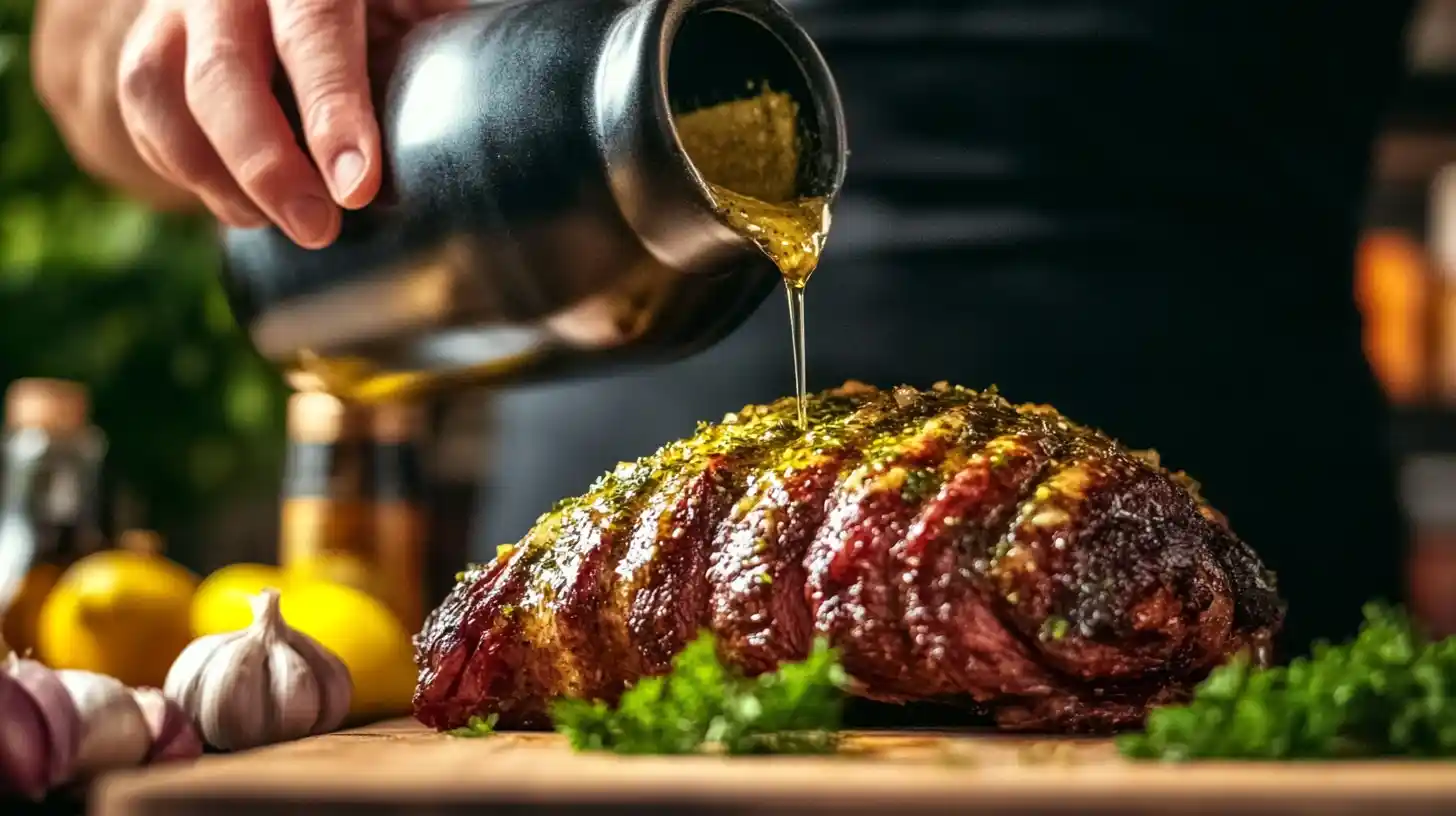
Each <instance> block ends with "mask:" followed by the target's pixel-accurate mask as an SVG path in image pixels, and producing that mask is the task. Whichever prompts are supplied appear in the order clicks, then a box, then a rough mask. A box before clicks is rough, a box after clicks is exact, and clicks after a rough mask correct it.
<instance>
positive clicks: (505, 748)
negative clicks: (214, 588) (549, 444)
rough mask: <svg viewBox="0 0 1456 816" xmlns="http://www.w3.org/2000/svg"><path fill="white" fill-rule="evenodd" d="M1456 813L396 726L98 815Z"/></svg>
mask: <svg viewBox="0 0 1456 816" xmlns="http://www.w3.org/2000/svg"><path fill="white" fill-rule="evenodd" d="M526 811H529V812H531V813H533V814H539V813H568V812H587V811H590V812H595V813H633V814H637V813H666V812H681V813H688V812H692V813H711V814H727V813H818V812H826V813H830V812H832V813H836V814H844V813H854V814H859V813H866V814H868V813H892V814H897V816H899V815H901V814H921V813H958V814H960V813H967V812H986V813H996V814H1023V813H1149V814H1152V813H1156V814H1168V813H1180V814H1183V813H1226V812H1234V811H1246V812H1247V811H1254V812H1263V813H1276V812H1277V813H1310V814H1316V813H1318V814H1343V813H1379V814H1382V816H1386V815H1388V814H1397V813H1432V814H1435V813H1456V763H1452V762H1426V763H1418V762H1400V761H1390V762H1359V763H1339V764H1334V763H1261V764H1254V763H1199V764H1188V765H1162V764H1150V763H1130V762H1126V761H1123V760H1122V759H1120V758H1119V757H1118V756H1117V754H1116V752H1115V751H1114V749H1113V747H1112V745H1111V744H1110V743H1108V742H1107V741H1105V740H1072V739H1026V738H1019V737H1007V736H1002V735H994V734H984V733H974V732H961V733H946V732H876V733H869V732H855V733H853V734H851V735H850V736H849V737H848V739H847V740H846V744H845V746H844V750H843V753H842V755H840V756H834V757H754V758H724V757H617V756H612V755H601V754H576V753H573V752H572V751H571V750H570V749H569V748H568V747H567V746H566V744H565V743H564V742H563V741H562V740H560V739H559V738H558V737H556V736H555V735H551V734H497V735H495V736H492V737H486V738H481V739H462V738H458V737H449V736H444V735H440V734H435V733H432V732H429V731H426V730H425V729H423V728H421V727H420V726H418V725H415V724H414V723H412V722H408V721H394V722H389V723H383V724H380V725H376V726H371V727H368V728H360V729H355V730H352V731H345V732H341V733H338V734H331V735H329V736H324V737H315V738H312V739H308V740H303V741H300V742H294V743H288V744H285V745H278V746H273V747H269V748H264V749H260V750H257V751H252V752H247V753H241V754H234V755H228V756H223V755H218V756H209V757H206V758H204V759H202V760H199V761H197V762H195V763H191V764H188V765H181V766H172V767H158V768H153V769H147V770H139V771H127V772H123V773H117V774H113V775H111V776H109V777H107V778H105V779H103V780H101V782H100V783H99V784H98V786H97V787H96V789H94V791H93V795H92V797H91V804H90V812H91V813H92V814H93V816H203V814H207V815H208V816H218V815H219V814H228V815H229V816H230V815H231V814H242V813H264V814H270V816H273V815H274V814H295V813H297V814H315V815H317V816H323V815H324V814H328V815H329V816H332V814H344V813H347V814H351V815H357V814H371V816H372V814H385V813H389V814H406V813H407V814H456V813H492V814H496V813H523V812H526Z"/></svg>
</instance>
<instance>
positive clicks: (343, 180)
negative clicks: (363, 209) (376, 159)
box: [334, 149, 364, 197]
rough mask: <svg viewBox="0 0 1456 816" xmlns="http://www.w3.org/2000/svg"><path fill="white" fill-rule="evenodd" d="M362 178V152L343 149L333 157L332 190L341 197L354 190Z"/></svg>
mask: <svg viewBox="0 0 1456 816" xmlns="http://www.w3.org/2000/svg"><path fill="white" fill-rule="evenodd" d="M363 178H364V154H363V153H360V152H359V151H357V150H353V149H350V150H345V151H344V152H343V153H340V154H339V155H338V156H337V157H335V158H334V191H335V194H336V195H338V196H340V197H343V196H347V195H348V194H349V193H352V192H354V188H355V187H358V186H359V182H360V181H361V180H363Z"/></svg>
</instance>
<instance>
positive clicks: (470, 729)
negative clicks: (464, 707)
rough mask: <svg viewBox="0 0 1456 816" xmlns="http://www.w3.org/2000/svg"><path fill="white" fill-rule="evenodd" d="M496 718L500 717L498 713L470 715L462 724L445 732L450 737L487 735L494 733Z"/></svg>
mask: <svg viewBox="0 0 1456 816" xmlns="http://www.w3.org/2000/svg"><path fill="white" fill-rule="evenodd" d="M498 719H500V715H499V714H492V715H490V716H489V717H471V718H470V719H469V720H467V721H466V723H465V724H464V725H462V726H460V727H459V728H454V729H451V730H450V731H448V732H446V733H448V734H449V735H450V736H452V737H488V736H490V735H491V734H494V733H495V724H496V721H497V720H498Z"/></svg>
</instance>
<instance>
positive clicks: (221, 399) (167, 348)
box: [0, 0, 285, 560]
mask: <svg viewBox="0 0 1456 816" xmlns="http://www.w3.org/2000/svg"><path fill="white" fill-rule="evenodd" d="M33 10H34V0H0V387H3V386H4V385H5V384H7V383H8V382H9V381H11V380H13V379H15V378H18V377H27V376H49V377H64V378H68V379H74V380H78V381H81V382H84V383H86V384H87V385H88V386H89V387H90V389H91V391H92V394H93V399H94V402H95V416H96V421H97V423H98V424H99V425H101V426H102V427H103V429H104V430H105V431H106V433H107V435H108V437H109V439H110V443H111V445H110V452H109V455H108V462H107V468H108V473H107V476H108V482H109V484H111V485H112V486H115V485H124V486H125V487H126V488H127V490H128V492H129V493H131V494H133V495H135V496H138V497H140V498H141V499H142V500H143V504H144V506H145V507H146V516H145V518H144V519H142V521H143V522H144V523H147V524H149V525H150V526H153V527H156V528H157V529H159V530H161V531H162V532H163V533H164V534H167V535H168V537H169V538H170V539H172V541H173V542H177V541H178V539H179V538H180V539H182V542H181V543H182V546H180V547H176V548H173V547H169V550H170V551H172V552H173V554H175V555H179V556H180V557H182V558H183V560H187V557H188V552H187V550H188V549H189V547H188V546H187V545H188V543H189V542H186V540H185V539H186V535H185V533H186V532H187V531H189V530H191V529H195V525H196V524H197V523H198V522H199V521H201V520H203V519H204V518H206V516H207V514H208V513H210V512H211V511H212V510H215V509H217V508H218V507H219V506H220V505H221V504H222V503H224V502H226V501H228V500H229V499H231V498H233V497H236V496H238V495H239V493H240V492H244V491H248V490H258V491H263V490H269V489H271V485H272V484H274V481H275V480H276V478H277V474H278V469H279V467H280V466H281V455H282V450H283V445H282V440H283V435H282V420H283V399H284V397H285V388H284V386H283V383H282V381H281V378H280V377H279V376H278V374H277V372H275V371H273V370H272V368H271V367H270V366H268V365H267V364H266V363H265V362H264V361H262V360H260V359H259V358H258V357H257V356H256V355H255V354H254V353H253V352H252V350H251V348H250V347H249V346H248V344H247V341H246V339H245V338H244V337H243V336H242V334H241V333H240V332H239V330H238V327H237V326H236V324H235V322H234V320H233V318H232V315H231V313H230V311H229V309H228V306H227V302H226V299H225V297H224V295H223V292H222V289H221V287H220V285H219V282H218V278H217V270H218V268H219V258H218V252H217V246H216V240H215V237H214V234H213V230H214V226H213V225H212V224H211V223H210V222H209V221H208V220H206V219H204V218H201V217H196V216H178V215H167V214H159V213H154V212H152V211H150V210H148V209H147V208H146V207H144V206H141V205H139V204H137V203H134V202H131V201H128V200H126V199H124V198H122V197H120V196H118V195H116V194H114V193H113V192H111V191H109V190H107V189H105V188H103V187H102V186H100V185H98V184H96V183H95V182H94V181H92V180H91V179H90V178H89V177H88V176H86V175H85V174H84V173H82V172H81V171H80V170H79V169H78V168H77V167H76V165H75V164H74V163H73V162H72V160H71V158H70V156H69V154H68V153H67V151H66V148H65V145H64V143H63V142H62V141H61V139H60V137H59V135H58V134H57V131H56V129H55V128H54V127H53V125H52V123H51V121H50V119H49V117H48V115H47V113H46V112H45V110H44V109H43V108H42V107H41V105H40V103H39V102H38V101H37V100H36V98H35V94H34V92H33V90H32V87H31V76H30V56H29V48H30V42H29V38H30V28H31V22H32V13H33ZM115 138H117V139H125V138H126V134H124V133H117V134H115ZM177 550H181V552H177Z"/></svg>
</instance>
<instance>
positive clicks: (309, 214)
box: [283, 196, 334, 242]
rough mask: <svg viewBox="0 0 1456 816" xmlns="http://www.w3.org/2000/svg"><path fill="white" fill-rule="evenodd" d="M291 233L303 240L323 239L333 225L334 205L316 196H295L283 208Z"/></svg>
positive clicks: (326, 236)
mask: <svg viewBox="0 0 1456 816" xmlns="http://www.w3.org/2000/svg"><path fill="white" fill-rule="evenodd" d="M283 215H284V217H286V218H287V219H288V224H289V227H290V228H291V229H292V231H293V234H294V235H295V236H296V237H297V238H298V239H299V240H300V241H304V242H313V241H323V240H325V239H326V238H328V235H329V231H330V230H331V229H333V226H334V205H333V204H331V203H330V202H328V201H325V200H324V199H322V198H318V197H316V196H303V197H301V198H295V199H294V200H293V201H291V202H289V203H288V206H287V207H284V209H283Z"/></svg>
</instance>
